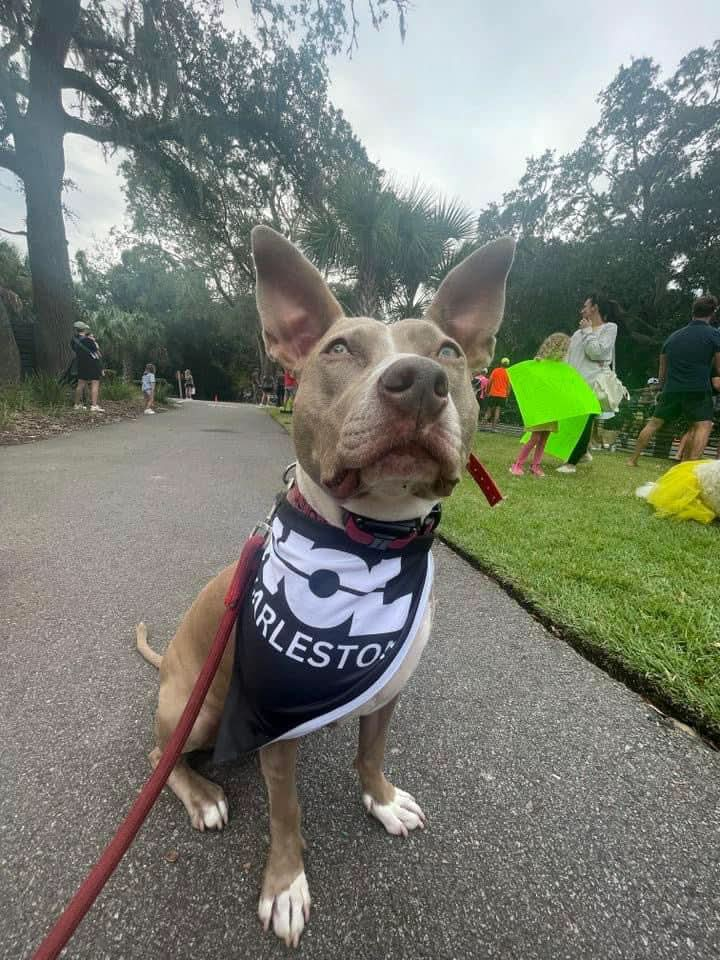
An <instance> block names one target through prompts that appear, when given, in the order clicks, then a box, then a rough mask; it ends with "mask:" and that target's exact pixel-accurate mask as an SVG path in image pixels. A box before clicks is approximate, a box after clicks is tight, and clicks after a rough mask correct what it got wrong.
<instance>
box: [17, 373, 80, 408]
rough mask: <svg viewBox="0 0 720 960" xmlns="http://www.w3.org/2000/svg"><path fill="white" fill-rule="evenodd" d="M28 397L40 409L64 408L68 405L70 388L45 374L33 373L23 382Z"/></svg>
mask: <svg viewBox="0 0 720 960" xmlns="http://www.w3.org/2000/svg"><path fill="white" fill-rule="evenodd" d="M25 386H26V389H27V390H29V393H30V397H31V399H32V400H34V401H35V403H36V404H37V405H38V406H40V407H64V406H67V405H68V404H69V403H70V400H71V393H70V388H69V387H68V386H67V385H65V384H61V383H59V382H58V380H57V377H51V376H50V375H49V374H47V373H35V374H33V376H31V377H28V379H27V380H26V381H25Z"/></svg>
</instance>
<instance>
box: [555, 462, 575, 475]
mask: <svg viewBox="0 0 720 960" xmlns="http://www.w3.org/2000/svg"><path fill="white" fill-rule="evenodd" d="M556 472H557V473H576V472H577V471H576V470H575V467H574V466H573V465H572V464H571V463H564V464H563V465H562V466H561V467H558V468H557V471H556Z"/></svg>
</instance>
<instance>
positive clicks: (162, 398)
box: [155, 380, 172, 406]
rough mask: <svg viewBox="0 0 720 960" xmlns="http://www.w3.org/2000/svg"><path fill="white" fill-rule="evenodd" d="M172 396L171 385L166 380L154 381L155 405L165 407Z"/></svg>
mask: <svg viewBox="0 0 720 960" xmlns="http://www.w3.org/2000/svg"><path fill="white" fill-rule="evenodd" d="M171 395H172V385H171V384H169V383H168V382H167V380H156V381H155V403H161V404H162V405H163V406H167V402H168V400H169V398H170V396H171Z"/></svg>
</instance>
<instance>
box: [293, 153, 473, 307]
mask: <svg viewBox="0 0 720 960" xmlns="http://www.w3.org/2000/svg"><path fill="white" fill-rule="evenodd" d="M473 234H474V223H473V217H472V215H471V214H470V213H469V212H468V211H467V210H465V209H464V208H463V207H462V206H460V205H459V204H457V203H455V202H447V201H444V200H442V199H439V198H437V197H436V196H435V195H434V194H433V193H432V191H430V190H427V189H425V188H423V187H421V186H420V185H419V184H416V185H414V186H413V187H411V188H410V189H409V190H405V191H400V190H398V189H397V188H396V187H395V186H394V185H393V184H392V182H391V181H389V180H388V179H387V178H383V177H382V176H380V175H376V176H369V175H368V171H366V170H360V171H358V170H355V171H352V172H349V173H348V174H346V176H344V177H343V178H342V179H341V180H339V181H338V182H337V184H336V185H335V188H334V190H332V191H331V193H330V194H329V196H328V198H327V200H326V203H325V205H324V207H323V208H322V209H320V210H318V211H317V212H313V213H311V214H310V215H309V216H308V217H307V218H306V220H305V222H304V224H303V226H302V228H301V230H300V238H299V239H300V243H301V245H302V246H303V247H304V249H305V250H306V252H307V253H308V255H309V256H310V257H311V258H312V259H313V261H314V262H315V263H316V264H317V265H318V266H319V267H320V268H321V269H324V270H328V271H334V272H336V273H338V274H339V275H340V277H341V278H342V279H343V280H344V281H346V282H350V283H352V285H353V301H354V303H353V307H354V311H355V312H357V313H360V314H363V315H365V316H374V315H376V314H377V313H378V311H380V310H381V309H382V310H383V311H384V312H385V314H386V317H387V318H388V319H395V318H399V317H410V316H419V314H420V313H421V312H422V309H423V307H424V305H426V303H427V302H428V297H427V293H428V286H427V285H428V284H429V283H431V282H432V280H433V278H434V279H435V280H436V282H438V283H439V281H440V280H441V279H442V275H444V274H443V273H442V265H443V264H446V265H447V262H448V259H449V257H450V256H451V254H452V251H453V250H454V248H455V247H456V246H457V244H458V243H459V242H461V241H463V240H467V239H468V238H469V237H470V236H472V235H473ZM466 252H467V251H466ZM448 269H449V266H448Z"/></svg>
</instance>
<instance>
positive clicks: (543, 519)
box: [269, 408, 720, 740]
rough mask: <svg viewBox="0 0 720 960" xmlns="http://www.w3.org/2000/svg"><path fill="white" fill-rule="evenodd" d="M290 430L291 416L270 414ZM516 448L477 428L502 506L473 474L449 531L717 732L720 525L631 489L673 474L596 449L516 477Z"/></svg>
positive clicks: (640, 681)
mask: <svg viewBox="0 0 720 960" xmlns="http://www.w3.org/2000/svg"><path fill="white" fill-rule="evenodd" d="M269 412H270V414H271V416H273V417H274V419H276V420H278V422H280V423H282V424H283V426H285V427H286V428H287V429H288V430H290V429H291V423H292V417H291V416H288V415H286V414H282V413H281V412H280V411H278V410H276V409H273V408H270V409H269ZM517 449H518V441H517V439H515V438H512V437H506V436H503V435H501V434H490V433H478V434H477V437H476V443H475V452H476V454H477V455H478V457H479V458H480V459H481V460H482V462H483V463H484V464H485V466H486V467H487V468H488V469H489V470H490V472H491V474H492V475H493V477H494V478H495V481H496V482H497V483H498V485H499V486H500V489H501V490H502V492H503V494H504V496H505V500H504V501H503V502H502V503H500V504H499V505H498V506H497V507H494V508H490V507H489V506H488V504H487V501H486V500H485V498H484V496H483V495H482V493H481V492H480V490H479V488H478V487H477V486H476V485H475V483H474V482H473V481H472V480H471V479H470V477H469V476H468V475H467V474H466V475H465V476H464V478H463V480H462V483H461V484H460V486H459V488H458V489H457V490H456V491H455V493H454V494H453V495H452V497H450V499H449V500H448V501H446V503H445V505H444V507H443V521H442V525H441V528H440V530H441V534H442V536H443V537H444V538H445V539H446V540H447V541H448V542H449V543H450V544H452V545H454V546H456V547H457V548H458V549H459V550H461V551H462V552H463V553H464V554H466V555H467V556H468V557H469V558H471V559H472V560H474V561H475V562H476V563H477V565H478V566H479V567H481V568H482V569H483V570H485V571H487V572H488V573H490V574H492V575H493V576H494V577H495V578H497V579H498V580H499V581H500V582H501V583H503V584H504V585H506V586H508V587H511V588H512V589H513V591H514V592H515V593H516V594H517V595H518V596H519V597H520V598H521V599H522V600H523V601H524V602H525V603H526V604H528V605H529V606H530V607H531V609H533V610H534V611H536V612H537V613H538V614H539V615H540V616H541V617H543V618H545V619H546V620H548V621H550V622H551V623H552V624H554V625H555V627H557V628H560V632H564V633H565V634H566V635H567V636H568V637H569V639H571V641H572V642H573V644H574V645H576V646H578V647H580V648H582V649H583V650H584V652H585V653H586V654H587V655H588V656H589V657H591V658H592V659H594V660H596V661H597V662H600V663H602V664H604V665H605V666H607V667H609V668H610V669H613V668H615V670H616V671H617V670H618V669H619V672H620V674H621V675H622V676H623V677H625V678H626V679H628V680H629V681H630V682H631V683H632V685H633V686H636V687H638V688H639V689H641V690H645V691H646V692H647V693H650V694H653V695H654V696H655V697H656V698H657V697H659V698H660V700H661V702H664V703H665V704H666V705H672V706H673V707H674V709H675V712H676V713H678V714H679V715H680V716H681V717H683V718H684V719H687V720H690V721H692V722H695V723H697V724H698V725H699V726H700V728H701V729H703V730H705V731H706V732H708V733H710V734H712V735H713V737H714V738H715V739H716V740H717V738H718V737H720V527H719V526H718V524H717V523H714V524H711V525H710V526H709V527H703V526H701V525H700V524H697V523H677V522H673V521H668V520H661V519H658V518H656V517H655V516H654V514H653V511H652V509H651V508H650V507H649V506H648V505H647V504H646V503H644V502H643V501H642V500H639V499H638V498H637V497H636V496H635V488H636V487H637V486H639V485H640V484H641V483H643V482H644V481H645V480H650V479H654V478H655V477H658V476H660V474H662V473H664V472H665V470H667V469H669V467H670V466H672V464H671V463H670V462H669V461H666V460H654V459H650V458H643V459H642V460H641V462H640V466H639V467H638V468H637V469H633V468H632V467H628V466H627V465H626V459H627V455H626V454H612V453H604V452H599V453H597V454H595V459H594V461H593V463H592V464H590V465H588V466H580V467H578V471H577V473H576V474H575V475H566V476H563V475H560V474H556V473H555V472H554V470H553V469H552V467H553V465H554V464H555V461H553V460H552V458H550V457H547V458H546V462H545V468H546V472H547V475H546V477H545V478H544V479H536V478H534V477H531V476H525V477H523V478H515V477H512V476H510V474H509V473H508V467H509V465H510V463H511V462H512V461H513V459H514V457H515V456H516V453H517Z"/></svg>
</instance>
